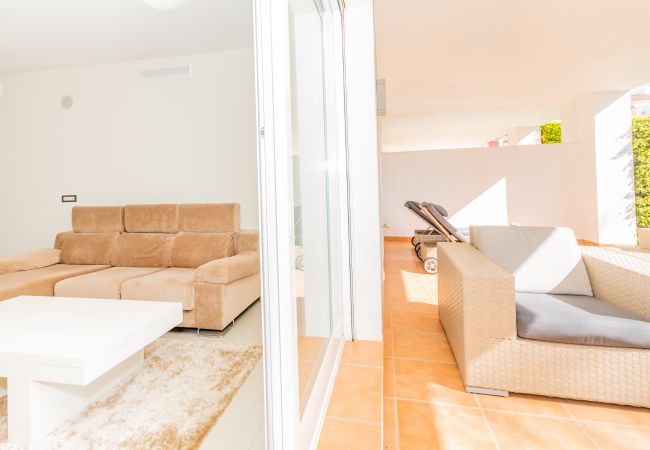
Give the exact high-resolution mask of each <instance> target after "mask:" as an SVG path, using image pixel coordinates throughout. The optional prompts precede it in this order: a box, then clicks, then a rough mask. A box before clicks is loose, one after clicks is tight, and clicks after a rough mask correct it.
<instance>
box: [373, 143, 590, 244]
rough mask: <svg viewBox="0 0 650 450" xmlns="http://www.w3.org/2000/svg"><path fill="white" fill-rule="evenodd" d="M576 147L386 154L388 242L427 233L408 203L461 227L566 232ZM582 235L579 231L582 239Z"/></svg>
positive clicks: (384, 188)
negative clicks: (432, 207)
mask: <svg viewBox="0 0 650 450" xmlns="http://www.w3.org/2000/svg"><path fill="white" fill-rule="evenodd" d="M574 152H575V145H574V144H553V145H526V146H508V147H501V148H470V149H453V150H432V151H417V152H404V153H384V154H382V193H383V199H382V211H383V223H384V224H386V225H388V229H386V230H385V234H386V235H388V236H410V235H412V234H413V230H414V229H415V228H423V227H425V224H424V222H422V221H421V220H420V219H419V218H417V217H416V216H415V215H413V214H412V213H410V212H409V211H408V210H407V209H406V208H405V207H404V206H403V205H404V202H406V201H407V200H415V201H429V202H433V203H438V204H440V205H443V206H444V207H445V208H446V209H447V211H448V212H449V216H450V221H451V223H452V224H454V225H455V226H456V227H459V228H462V227H468V226H469V225H507V224H510V223H515V222H516V223H519V224H521V225H540V226H551V225H558V226H569V227H572V228H575V226H574V225H575V224H574V223H572V222H571V219H570V214H569V213H570V210H571V209H572V208H573V207H574V201H575V200H574V197H573V194H572V191H571V189H572V180H571V167H570V161H571V157H572V154H573V153H574ZM581 231H582V230H580V229H576V235H578V237H581V236H580V233H581Z"/></svg>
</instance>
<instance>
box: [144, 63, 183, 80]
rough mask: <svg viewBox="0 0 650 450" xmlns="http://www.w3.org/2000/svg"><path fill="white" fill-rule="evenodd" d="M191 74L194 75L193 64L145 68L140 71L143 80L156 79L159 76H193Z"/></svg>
mask: <svg viewBox="0 0 650 450" xmlns="http://www.w3.org/2000/svg"><path fill="white" fill-rule="evenodd" d="M191 76H192V66H191V65H189V64H186V65H183V66H173V67H160V68H156V69H145V70H141V71H140V79H142V80H155V79H158V78H177V77H191Z"/></svg>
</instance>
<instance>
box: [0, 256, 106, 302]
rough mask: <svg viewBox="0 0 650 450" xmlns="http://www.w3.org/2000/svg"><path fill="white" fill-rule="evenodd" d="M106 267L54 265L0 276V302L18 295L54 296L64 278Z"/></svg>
mask: <svg viewBox="0 0 650 450" xmlns="http://www.w3.org/2000/svg"><path fill="white" fill-rule="evenodd" d="M109 267H110V266H107V265H83V266H76V265H66V264H56V265H53V266H49V267H44V268H42V269H34V270H26V271H23V272H15V273H8V274H6V275H0V300H6V299H8V298H12V297H17V296H19V295H45V296H53V295H54V285H55V284H56V283H58V282H59V281H61V280H64V279H66V278H70V277H75V276H78V275H83V274H86V273H91V272H97V271H99V270H104V269H108V268H109Z"/></svg>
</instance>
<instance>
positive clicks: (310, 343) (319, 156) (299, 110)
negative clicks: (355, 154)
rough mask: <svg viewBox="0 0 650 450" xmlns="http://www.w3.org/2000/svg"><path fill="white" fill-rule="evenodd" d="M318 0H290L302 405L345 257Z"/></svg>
mask: <svg viewBox="0 0 650 450" xmlns="http://www.w3.org/2000/svg"><path fill="white" fill-rule="evenodd" d="M319 6H320V5H318V4H316V3H315V2H314V0H289V36H290V37H289V43H290V57H291V69H290V71H291V132H292V133H291V135H292V136H291V137H292V148H291V150H292V153H291V154H292V167H293V173H292V176H293V183H292V186H293V212H294V239H295V247H294V249H295V261H294V266H295V268H294V270H295V271H294V290H295V296H296V314H297V330H298V343H297V344H298V358H299V361H298V374H299V381H300V386H299V394H300V405H301V412H304V409H305V406H306V403H307V400H308V399H309V394H310V392H311V391H312V389H313V387H314V382H315V380H316V376H317V375H318V371H319V369H320V367H321V364H322V361H323V358H324V357H325V353H326V350H327V346H328V343H329V339H330V338H331V337H333V331H334V330H333V304H334V302H333V299H332V294H333V292H334V291H335V290H336V289H337V286H333V284H334V282H335V277H333V276H332V275H333V272H334V271H336V270H337V267H336V266H335V265H336V264H340V257H339V255H337V254H336V248H335V246H333V245H332V242H331V238H332V230H331V229H332V225H333V224H332V223H331V222H332V221H331V216H332V214H331V213H332V212H333V211H334V210H336V209H338V205H337V204H336V201H337V198H336V197H332V196H331V195H330V192H329V191H330V183H331V182H332V180H330V176H331V175H330V163H331V162H332V155H330V152H329V151H328V137H327V127H328V125H329V124H328V121H327V110H326V107H325V98H326V95H327V91H328V86H327V85H326V72H325V71H326V66H327V63H328V61H327V60H326V59H325V58H324V56H325V55H324V52H323V50H324V42H323V40H324V38H325V36H324V30H323V18H322V15H323V13H324V12H323V10H322V9H321V8H319Z"/></svg>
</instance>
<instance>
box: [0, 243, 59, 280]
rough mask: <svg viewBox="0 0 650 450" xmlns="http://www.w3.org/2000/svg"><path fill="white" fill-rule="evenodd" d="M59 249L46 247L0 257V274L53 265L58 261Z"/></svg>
mask: <svg viewBox="0 0 650 450" xmlns="http://www.w3.org/2000/svg"><path fill="white" fill-rule="evenodd" d="M60 255H61V250H57V249H54V248H46V249H43V250H37V251H34V252H29V253H23V254H21V255H16V256H9V257H7V258H0V275H5V274H7V273H14V272H22V271H25V270H33V269H40V268H42V267H48V266H53V265H54V264H58V263H59V261H60Z"/></svg>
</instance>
